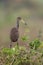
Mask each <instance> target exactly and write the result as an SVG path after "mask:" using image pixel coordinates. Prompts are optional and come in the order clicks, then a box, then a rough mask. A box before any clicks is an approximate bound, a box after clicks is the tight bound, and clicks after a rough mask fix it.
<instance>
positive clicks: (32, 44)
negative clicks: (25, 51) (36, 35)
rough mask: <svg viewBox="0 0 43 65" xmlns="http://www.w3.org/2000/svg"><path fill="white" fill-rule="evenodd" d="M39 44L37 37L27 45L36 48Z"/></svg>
mask: <svg viewBox="0 0 43 65" xmlns="http://www.w3.org/2000/svg"><path fill="white" fill-rule="evenodd" d="M40 45H41V42H40V40H39V39H35V40H34V41H32V42H30V43H29V46H30V48H31V49H35V50H37V48H38V47H39V46H40Z"/></svg>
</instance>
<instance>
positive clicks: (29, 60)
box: [0, 46, 43, 65]
mask: <svg viewBox="0 0 43 65" xmlns="http://www.w3.org/2000/svg"><path fill="white" fill-rule="evenodd" d="M1 64H2V65H36V64H37V65H43V53H41V52H38V51H36V50H34V49H31V48H30V49H29V50H28V49H26V48H25V47H24V46H19V49H18V48H17V46H15V47H14V48H12V49H10V48H3V49H2V50H1V51H0V65H1Z"/></svg>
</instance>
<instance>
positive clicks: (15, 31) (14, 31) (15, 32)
mask: <svg viewBox="0 0 43 65" xmlns="http://www.w3.org/2000/svg"><path fill="white" fill-rule="evenodd" d="M20 21H21V22H23V23H24V24H26V22H25V21H24V20H23V19H22V18H21V17H17V25H16V27H13V28H12V29H11V31H10V39H11V44H10V48H12V42H17V45H19V44H18V38H19V22H20Z"/></svg>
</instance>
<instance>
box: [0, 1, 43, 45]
mask: <svg viewBox="0 0 43 65" xmlns="http://www.w3.org/2000/svg"><path fill="white" fill-rule="evenodd" d="M18 16H21V17H22V18H23V19H24V20H25V21H26V22H27V24H28V26H27V27H25V26H24V25H23V24H22V23H20V36H22V35H23V34H26V35H27V36H28V37H29V41H31V40H33V39H35V38H37V37H38V35H39V31H41V35H42V36H41V40H43V0H0V46H9V44H10V30H11V28H12V27H14V26H16V18H17V17H18ZM26 29H28V31H27V30H26ZM24 30H25V31H24ZM26 31H27V32H26Z"/></svg>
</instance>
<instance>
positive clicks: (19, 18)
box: [17, 17, 27, 25]
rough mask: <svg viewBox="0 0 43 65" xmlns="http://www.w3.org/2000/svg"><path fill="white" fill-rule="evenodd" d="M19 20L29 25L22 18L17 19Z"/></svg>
mask: <svg viewBox="0 0 43 65" xmlns="http://www.w3.org/2000/svg"><path fill="white" fill-rule="evenodd" d="M17 20H18V21H20V22H22V23H23V24H25V25H27V23H26V22H25V21H24V20H23V19H22V18H21V17H17Z"/></svg>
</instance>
